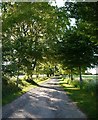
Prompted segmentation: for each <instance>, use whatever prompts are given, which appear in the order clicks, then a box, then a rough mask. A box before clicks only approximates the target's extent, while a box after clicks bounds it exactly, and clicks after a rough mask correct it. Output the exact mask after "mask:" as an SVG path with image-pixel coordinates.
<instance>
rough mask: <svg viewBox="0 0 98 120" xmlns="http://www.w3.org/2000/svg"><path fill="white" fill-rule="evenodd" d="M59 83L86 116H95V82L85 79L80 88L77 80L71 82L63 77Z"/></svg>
mask: <svg viewBox="0 0 98 120" xmlns="http://www.w3.org/2000/svg"><path fill="white" fill-rule="evenodd" d="M60 84H61V86H63V88H64V90H65V91H66V93H67V94H68V95H69V97H70V98H71V99H72V100H73V101H74V102H75V103H76V104H77V106H78V107H79V108H80V109H81V110H82V111H83V112H84V113H85V114H86V115H87V117H88V118H96V113H97V110H96V83H93V82H92V81H85V82H83V87H82V89H80V84H79V81H77V80H75V81H73V82H71V81H70V80H69V79H63V80H61V81H60Z"/></svg>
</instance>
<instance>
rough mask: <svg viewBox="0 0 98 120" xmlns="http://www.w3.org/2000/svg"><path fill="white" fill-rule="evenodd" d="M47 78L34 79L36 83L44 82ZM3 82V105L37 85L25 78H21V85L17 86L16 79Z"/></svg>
mask: <svg viewBox="0 0 98 120" xmlns="http://www.w3.org/2000/svg"><path fill="white" fill-rule="evenodd" d="M45 80H47V78H37V79H34V81H35V82H36V83H38V84H39V83H42V82H44V81H45ZM2 81H3V84H2V105H6V104H8V103H10V102H12V101H13V100H15V99H16V98H18V97H19V96H21V95H22V94H24V93H26V92H27V91H29V90H30V89H32V88H34V87H36V86H35V85H33V84H31V83H29V82H27V81H26V80H25V79H19V86H18V87H17V86H16V79H15V78H12V79H10V80H8V79H7V81H9V82H7V81H6V80H2Z"/></svg>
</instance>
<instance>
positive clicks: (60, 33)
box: [1, 2, 98, 84]
mask: <svg viewBox="0 0 98 120" xmlns="http://www.w3.org/2000/svg"><path fill="white" fill-rule="evenodd" d="M1 7H2V45H3V47H2V76H3V77H12V76H17V82H18V76H19V75H20V74H25V75H27V76H28V77H29V78H31V79H32V75H33V74H47V76H49V75H52V74H53V75H54V73H55V72H57V71H58V72H60V69H62V70H61V71H66V72H65V73H66V74H70V75H71V79H73V74H74V73H77V74H79V75H80V81H82V72H84V71H85V70H86V69H87V68H91V67H93V66H94V65H97V64H98V60H97V57H96V56H95V54H98V34H97V33H98V4H97V3H94V2H93V3H82V2H76V3H70V2H68V3H65V6H64V7H61V8H58V7H57V6H51V5H50V4H49V3H47V2H35V3H30V2H28V3H22V2H20V3H19V2H17V3H13V4H12V3H10V2H8V3H7V2H6V3H2V4H1ZM70 18H73V19H75V21H76V24H75V25H74V26H71V23H70ZM60 74H62V72H60ZM17 84H18V83H17Z"/></svg>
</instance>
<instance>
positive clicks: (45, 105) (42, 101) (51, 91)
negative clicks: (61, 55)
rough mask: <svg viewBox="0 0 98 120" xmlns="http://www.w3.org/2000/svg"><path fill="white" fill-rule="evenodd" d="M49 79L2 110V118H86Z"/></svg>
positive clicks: (54, 82)
mask: <svg viewBox="0 0 98 120" xmlns="http://www.w3.org/2000/svg"><path fill="white" fill-rule="evenodd" d="M58 82H59V81H58V79H55V78H54V79H50V80H49V81H47V82H45V83H44V84H43V85H41V86H40V87H36V88H33V89H32V90H30V91H29V92H27V93H25V94H24V95H22V96H21V97H19V98H18V99H16V100H14V101H13V102H12V103H10V104H8V105H5V106H4V107H3V109H2V117H3V118H33V119H34V120H37V118H41V119H44V118H54V119H55V118H86V116H85V114H84V113H82V112H81V111H80V110H79V109H78V108H77V106H76V105H75V104H74V103H73V102H72V101H71V100H70V99H69V98H68V96H67V95H66V92H65V91H63V89H62V88H61V86H60V85H59V83H58Z"/></svg>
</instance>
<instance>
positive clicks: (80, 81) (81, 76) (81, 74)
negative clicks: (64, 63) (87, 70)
mask: <svg viewBox="0 0 98 120" xmlns="http://www.w3.org/2000/svg"><path fill="white" fill-rule="evenodd" d="M79 75H80V82H82V81H83V80H82V73H81V66H79Z"/></svg>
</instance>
